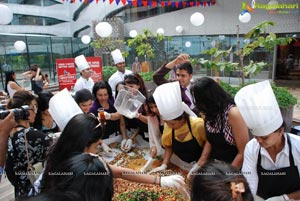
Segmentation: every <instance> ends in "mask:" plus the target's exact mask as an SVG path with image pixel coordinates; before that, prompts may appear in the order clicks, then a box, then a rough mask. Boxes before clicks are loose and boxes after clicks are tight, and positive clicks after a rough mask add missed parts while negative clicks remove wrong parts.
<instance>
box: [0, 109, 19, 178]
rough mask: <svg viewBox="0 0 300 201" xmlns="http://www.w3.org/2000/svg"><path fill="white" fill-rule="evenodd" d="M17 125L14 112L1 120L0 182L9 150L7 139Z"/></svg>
mask: <svg viewBox="0 0 300 201" xmlns="http://www.w3.org/2000/svg"><path fill="white" fill-rule="evenodd" d="M15 126H16V122H15V118H14V114H13V112H10V114H9V115H8V116H7V117H5V119H3V120H0V182H1V177H2V174H3V167H4V162H5V158H6V151H7V140H8V137H9V133H10V131H11V130H12V129H13V128H14V127H15Z"/></svg>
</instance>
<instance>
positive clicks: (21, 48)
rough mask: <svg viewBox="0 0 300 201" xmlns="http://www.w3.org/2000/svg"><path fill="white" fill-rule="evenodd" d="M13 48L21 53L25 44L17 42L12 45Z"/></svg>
mask: <svg viewBox="0 0 300 201" xmlns="http://www.w3.org/2000/svg"><path fill="white" fill-rule="evenodd" d="M14 47H15V49H16V50H18V51H20V52H22V51H23V50H25V49H26V44H25V43H24V41H21V40H17V41H16V42H15V43H14Z"/></svg>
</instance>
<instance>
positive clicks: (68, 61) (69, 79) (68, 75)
mask: <svg viewBox="0 0 300 201" xmlns="http://www.w3.org/2000/svg"><path fill="white" fill-rule="evenodd" d="M86 60H87V62H88V63H89V65H90V67H91V70H92V71H93V72H92V75H91V78H92V79H93V80H94V82H98V81H100V80H102V59H101V58H100V57H86ZM56 71H57V76H58V84H59V90H63V89H64V88H67V89H68V90H71V88H72V87H73V86H74V85H75V83H76V79H77V78H76V64H75V59H74V58H65V59H56Z"/></svg>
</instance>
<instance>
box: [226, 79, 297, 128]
mask: <svg viewBox="0 0 300 201" xmlns="http://www.w3.org/2000/svg"><path fill="white" fill-rule="evenodd" d="M253 83H254V82H249V83H246V84H244V85H239V86H232V85H230V84H228V83H225V82H222V81H221V82H220V85H221V86H222V88H223V89H224V90H225V91H227V92H228V93H229V94H230V95H231V96H232V97H234V96H235V94H236V93H237V92H238V91H239V90H240V89H241V88H242V87H244V86H246V85H248V84H253ZM271 86H272V89H273V92H274V94H275V97H276V100H277V102H278V105H279V108H280V110H281V114H282V117H283V119H284V121H285V123H286V131H288V132H290V130H291V127H292V121H293V112H294V105H295V104H296V103H297V98H295V97H294V96H293V95H292V94H291V93H290V92H289V91H288V90H287V89H286V88H285V87H279V86H276V84H275V83H274V82H273V83H272V84H271Z"/></svg>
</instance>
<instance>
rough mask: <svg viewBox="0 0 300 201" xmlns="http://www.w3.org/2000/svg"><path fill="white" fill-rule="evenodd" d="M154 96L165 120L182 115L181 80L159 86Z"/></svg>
mask: <svg viewBox="0 0 300 201" xmlns="http://www.w3.org/2000/svg"><path fill="white" fill-rule="evenodd" d="M153 98H154V100H155V103H156V105H157V108H158V110H159V114H160V115H161V116H162V119H163V120H167V121H169V120H173V119H176V118H177V117H179V116H180V115H182V113H183V105H182V103H181V101H182V100H181V91H180V85H179V82H170V83H166V84H163V85H160V86H158V87H157V88H156V89H155V91H154V93H153Z"/></svg>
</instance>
